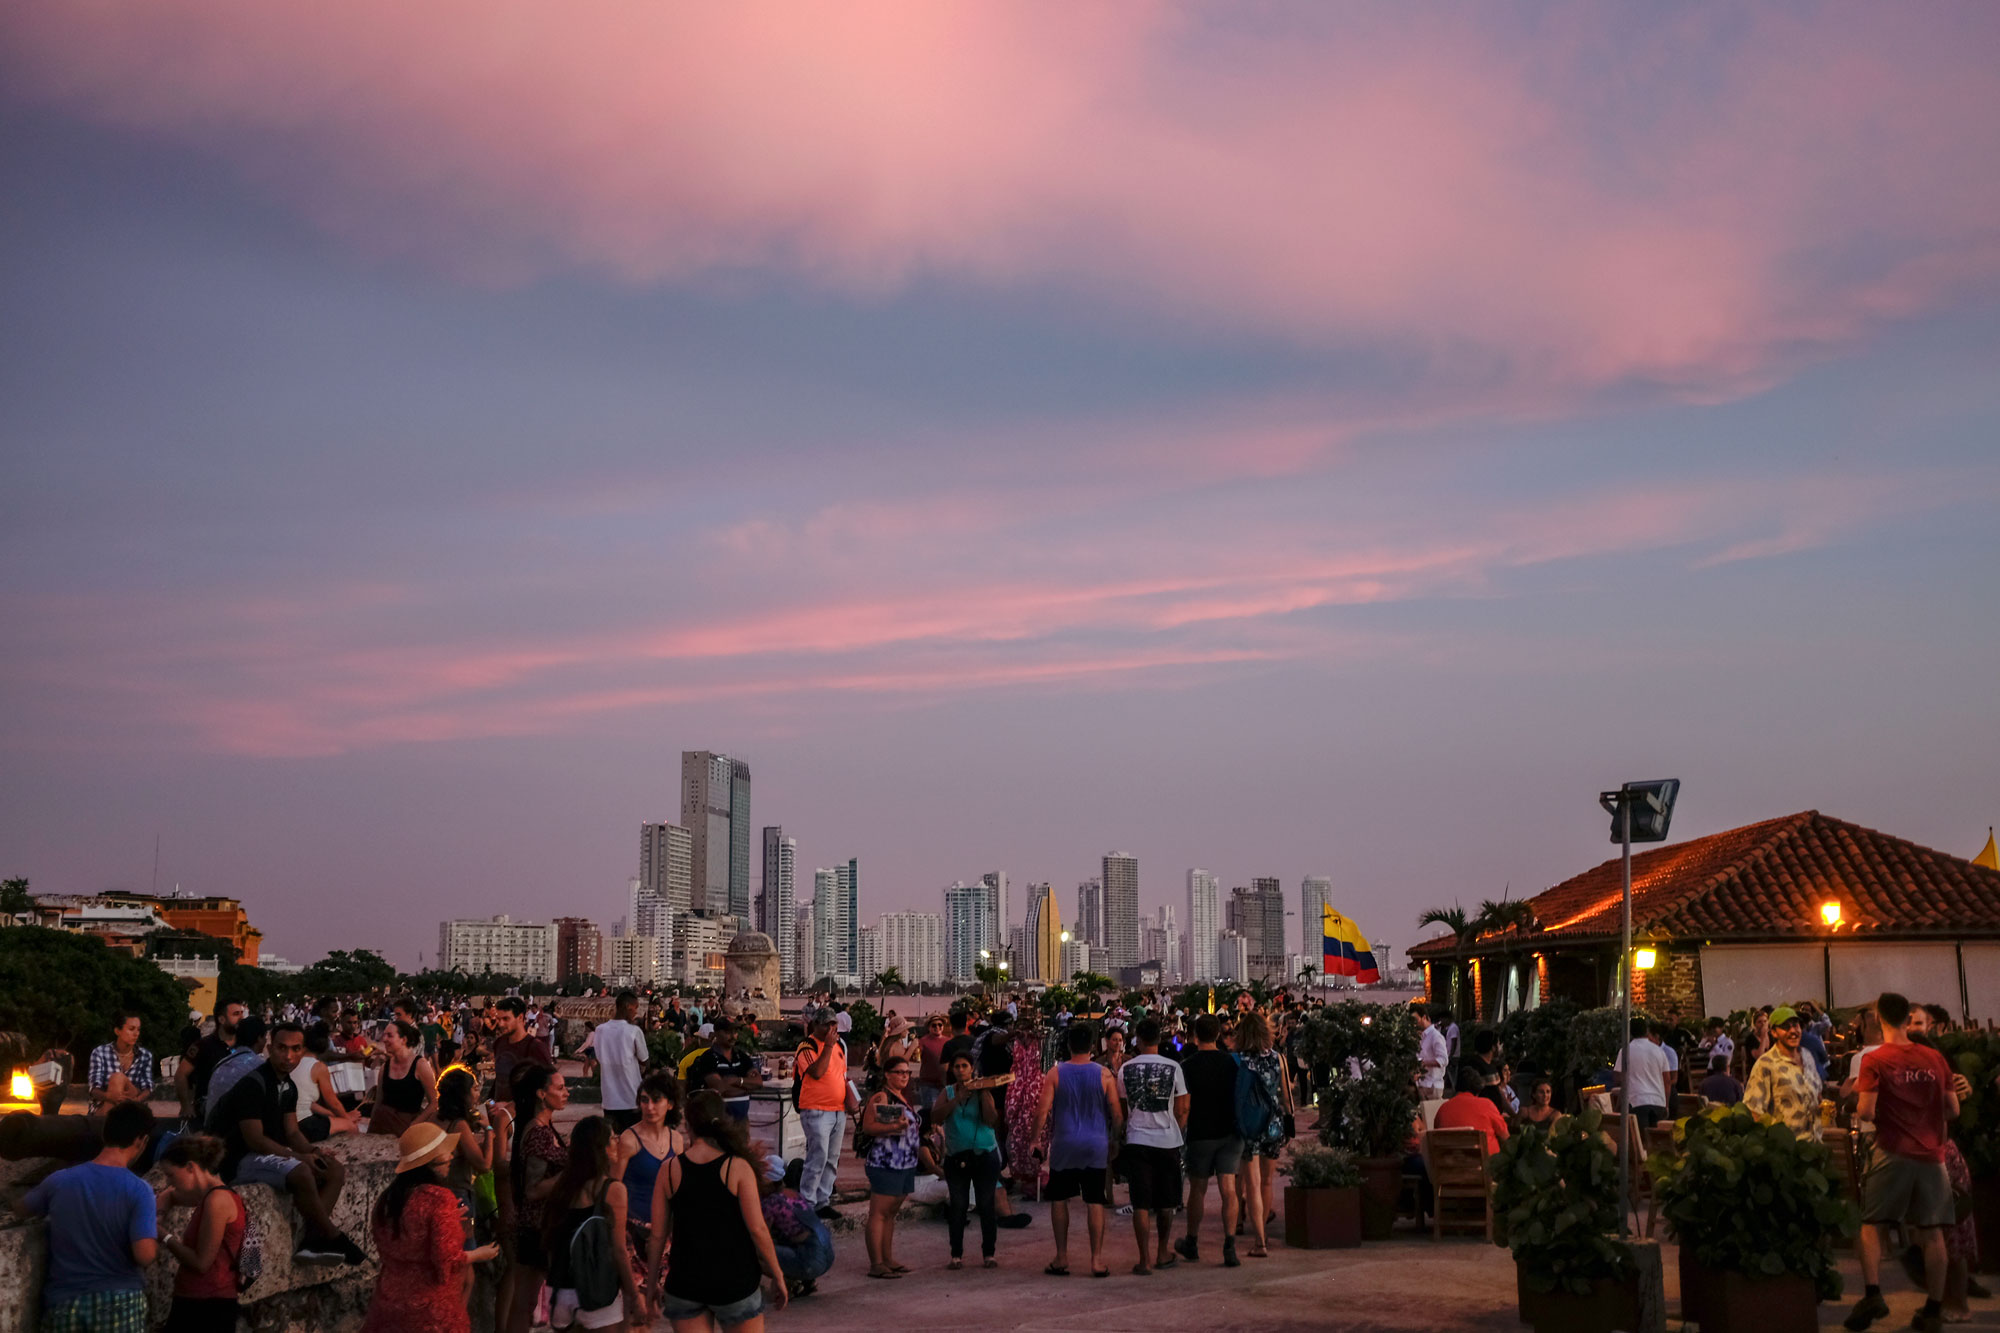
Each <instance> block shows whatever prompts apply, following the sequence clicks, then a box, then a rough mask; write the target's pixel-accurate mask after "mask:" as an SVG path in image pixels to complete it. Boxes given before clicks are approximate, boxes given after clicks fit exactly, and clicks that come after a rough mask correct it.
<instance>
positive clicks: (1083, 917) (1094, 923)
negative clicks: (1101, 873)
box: [1070, 879, 1104, 949]
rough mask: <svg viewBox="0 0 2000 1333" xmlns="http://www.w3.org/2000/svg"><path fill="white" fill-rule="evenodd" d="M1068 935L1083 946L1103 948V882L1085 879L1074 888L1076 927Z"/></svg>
mask: <svg viewBox="0 0 2000 1333" xmlns="http://www.w3.org/2000/svg"><path fill="white" fill-rule="evenodd" d="M1070 934H1071V935H1073V936H1075V937H1076V938H1077V939H1080V940H1082V941H1083V942H1084V943H1085V944H1094V945H1096V946H1097V947H1098V948H1100V949H1102V948H1103V947H1104V882H1103V881H1102V880H1096V879H1087V880H1085V881H1083V883H1081V884H1079V885H1077V886H1076V926H1075V928H1074V929H1072V930H1071V931H1070Z"/></svg>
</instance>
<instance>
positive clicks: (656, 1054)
mask: <svg viewBox="0 0 2000 1333" xmlns="http://www.w3.org/2000/svg"><path fill="white" fill-rule="evenodd" d="M685 1054H687V1047H686V1045H685V1044H684V1043H683V1042H682V1041H681V1034H680V1033H678V1032H676V1031H674V1030H673V1029H672V1028H664V1027H663V1028H654V1029H652V1030H651V1031H650V1032H648V1033H647V1034H646V1064H647V1067H648V1068H652V1069H664V1070H666V1071H668V1072H669V1073H671V1072H673V1071H675V1070H677V1069H679V1068H680V1064H681V1057H682V1056H683V1055H685Z"/></svg>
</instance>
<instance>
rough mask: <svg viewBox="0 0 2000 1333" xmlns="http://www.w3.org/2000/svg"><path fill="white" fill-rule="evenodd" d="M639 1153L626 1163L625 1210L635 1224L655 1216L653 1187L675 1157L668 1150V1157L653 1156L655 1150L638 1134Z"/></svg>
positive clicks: (634, 1154) (636, 1136) (670, 1150)
mask: <svg viewBox="0 0 2000 1333" xmlns="http://www.w3.org/2000/svg"><path fill="white" fill-rule="evenodd" d="M632 1137H633V1138H634V1139H637V1140H638V1143H639V1151H638V1152H636V1153H633V1154H632V1156H631V1157H630V1158H629V1159H628V1160H627V1161H626V1163H625V1176H624V1180H625V1210H626V1212H627V1213H628V1214H629V1215H630V1216H631V1218H632V1220H633V1221H635V1222H649V1221H650V1220H651V1218H652V1216H653V1186H654V1184H655V1183H656V1182H657V1181H658V1180H659V1178H660V1168H661V1167H663V1166H665V1165H666V1164H667V1160H668V1158H671V1157H672V1156H673V1155H674V1150H673V1149H672V1148H669V1149H667V1156H666V1157H655V1156H653V1150H652V1149H651V1148H648V1147H647V1146H646V1141H645V1140H644V1139H640V1138H639V1136H638V1135H637V1134H634V1135H633V1136H632Z"/></svg>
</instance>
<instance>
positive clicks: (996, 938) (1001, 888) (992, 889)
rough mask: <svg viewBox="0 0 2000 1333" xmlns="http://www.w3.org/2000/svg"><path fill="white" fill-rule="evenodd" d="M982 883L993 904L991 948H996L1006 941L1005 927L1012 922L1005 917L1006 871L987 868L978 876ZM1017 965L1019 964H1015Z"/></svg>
mask: <svg viewBox="0 0 2000 1333" xmlns="http://www.w3.org/2000/svg"><path fill="white" fill-rule="evenodd" d="M979 882H980V883H981V884H984V885H985V886H986V889H987V893H988V895H989V897H990V899H991V902H992V906H993V946H992V947H993V948H995V949H998V948H999V947H1000V946H1001V945H1003V944H1005V943H1006V942H1007V927H1008V926H1009V925H1011V924H1012V923H1011V922H1010V921H1008V919H1007V872H1006V871H1004V870H989V871H987V872H986V873H985V874H983V875H981V876H980V877H979ZM1016 966H1019V964H1016Z"/></svg>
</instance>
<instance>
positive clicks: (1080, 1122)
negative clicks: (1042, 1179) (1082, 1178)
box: [1049, 1060, 1111, 1171]
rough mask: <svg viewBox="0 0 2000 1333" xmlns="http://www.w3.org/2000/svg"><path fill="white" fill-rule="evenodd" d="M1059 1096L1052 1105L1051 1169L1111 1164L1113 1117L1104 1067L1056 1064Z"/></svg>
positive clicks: (1094, 1166) (1100, 1167)
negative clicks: (1108, 1101) (1106, 1102)
mask: <svg viewBox="0 0 2000 1333" xmlns="http://www.w3.org/2000/svg"><path fill="white" fill-rule="evenodd" d="M1054 1072H1055V1076H1056V1099H1055V1105H1054V1106H1052V1107H1050V1108H1049V1123H1050V1125H1051V1126H1052V1129H1053V1132H1052V1133H1051V1134H1050V1136H1049V1170H1051V1171H1076V1170H1082V1169H1089V1168H1095V1169H1099V1170H1101V1169H1102V1168H1104V1167H1105V1166H1108V1165H1109V1164H1110V1148H1111V1117H1110V1108H1109V1107H1107V1106H1106V1105H1105V1101H1104V1066H1103V1065H1100V1064H1071V1063H1070V1062H1069V1061H1067V1060H1065V1061H1064V1062H1063V1063H1061V1064H1059V1065H1057V1066H1056V1067H1055V1071H1054Z"/></svg>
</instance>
